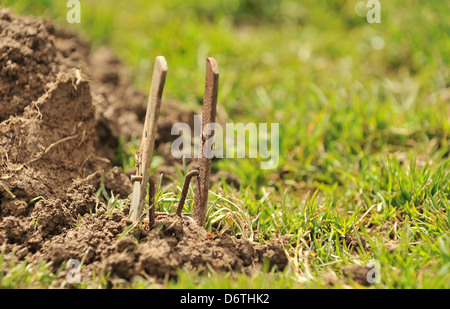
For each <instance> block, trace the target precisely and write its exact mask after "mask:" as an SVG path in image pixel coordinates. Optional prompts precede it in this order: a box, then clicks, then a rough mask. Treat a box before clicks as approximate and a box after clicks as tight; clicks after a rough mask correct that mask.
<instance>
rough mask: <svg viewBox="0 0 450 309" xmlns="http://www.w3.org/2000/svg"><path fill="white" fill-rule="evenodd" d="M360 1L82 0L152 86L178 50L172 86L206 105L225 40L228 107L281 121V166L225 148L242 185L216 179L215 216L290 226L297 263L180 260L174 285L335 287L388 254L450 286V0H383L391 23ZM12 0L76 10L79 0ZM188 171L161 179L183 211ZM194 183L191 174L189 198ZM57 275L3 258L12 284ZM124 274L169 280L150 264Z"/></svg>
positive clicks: (408, 284)
mask: <svg viewBox="0 0 450 309" xmlns="http://www.w3.org/2000/svg"><path fill="white" fill-rule="evenodd" d="M356 2H357V1H344V0H341V1H333V2H331V1H328V2H325V1H312V0H306V1H301V2H300V1H289V0H282V1H271V0H267V1H260V2H258V1H252V0H234V1H212V0H204V1H203V0H202V1H195V2H194V1H192V3H189V4H188V3H187V2H186V1H181V0H170V1H168V0H164V1H163V0H155V1H139V0H129V1H115V2H114V5H110V2H108V1H105V0H99V1H95V3H91V2H86V1H84V2H82V22H81V24H80V25H72V26H71V28H72V29H74V30H75V31H77V32H79V33H81V34H82V35H84V36H85V37H86V38H87V39H88V40H89V41H90V42H91V44H92V45H93V47H94V48H96V47H98V46H100V45H102V44H108V45H110V46H112V47H113V48H114V50H115V51H116V52H117V53H118V55H119V57H120V58H121V59H122V60H123V61H124V62H125V63H127V64H128V65H129V66H130V67H131V68H132V69H133V72H134V78H135V79H134V81H135V84H136V85H137V87H139V88H141V89H142V90H144V91H147V90H148V89H149V85H150V77H151V70H152V66H153V59H154V58H155V57H156V56H157V55H164V56H165V57H166V58H167V60H168V64H169V73H168V77H167V83H166V88H165V94H164V96H165V98H173V99H176V100H179V101H180V102H183V104H186V106H190V107H194V108H197V109H198V110H199V109H200V105H201V102H202V98H203V91H204V72H205V58H206V56H213V57H215V58H216V59H217V61H218V63H219V66H220V73H221V76H220V79H221V81H220V91H219V99H218V102H219V106H220V109H219V113H221V115H222V116H223V115H224V114H225V113H227V114H228V115H229V116H228V117H229V118H228V120H229V122H244V123H247V122H256V123H260V122H267V123H272V122H275V123H280V162H279V166H278V168H277V169H275V170H261V169H259V164H257V162H255V160H253V159H242V160H241V159H240V160H237V159H224V160H220V161H217V162H216V163H215V165H214V169H215V170H225V171H228V172H231V173H234V174H235V175H236V176H237V177H238V178H239V179H240V181H241V185H242V186H241V188H240V189H239V190H236V189H234V188H232V187H231V186H229V185H227V184H226V183H225V182H224V181H222V182H219V183H216V184H214V186H213V188H212V189H211V194H210V210H209V218H208V222H207V226H206V227H207V229H212V228H213V227H214V228H216V229H218V230H219V231H220V230H221V229H223V228H226V229H230V230H231V231H232V233H233V234H234V235H237V236H239V237H250V238H252V239H253V240H254V241H261V242H262V241H266V240H271V239H276V238H278V237H280V236H283V238H285V239H286V240H287V243H288V245H287V246H286V249H287V251H288V252H289V254H290V256H291V265H290V267H288V269H287V270H286V271H284V272H277V273H273V272H270V270H267V271H266V272H261V273H258V274H255V275H254V276H244V275H230V274H216V273H214V272H211V273H210V274H209V275H207V276H205V275H199V274H195V273H185V272H180V277H179V280H178V281H167V282H165V283H164V284H163V286H165V287H169V288H184V287H198V288H202V287H214V288H240V287H246V288H247V287H254V288H267V287H270V288H292V287H306V288H308V287H327V285H326V284H323V283H322V281H321V280H322V275H323V274H324V273H325V272H327V271H329V270H332V271H334V272H336V274H337V276H338V279H339V281H338V282H337V283H336V285H335V287H344V286H345V285H346V284H348V285H350V286H352V287H360V286H359V285H358V284H356V283H352V282H349V281H348V280H346V279H345V278H344V276H343V274H342V267H343V266H344V265H348V264H352V263H360V264H364V263H366V262H368V261H370V260H372V259H375V260H377V261H379V263H380V266H381V274H380V276H381V282H380V283H377V284H375V287H377V288H386V287H387V288H449V287H450V233H449V231H450V226H449V219H450V202H449V200H450V175H449V173H450V158H449V153H450V144H449V140H450V104H449V100H450V88H449V87H450V76H449V67H450V53H449V50H450V20H449V19H448V16H449V15H450V8H449V7H448V5H447V4H446V3H445V1H439V0H434V1H418V0H410V1H406V2H405V1H400V0H394V1H383V2H382V8H381V13H382V17H381V18H382V22H381V24H369V23H367V22H366V20H365V18H363V17H360V16H358V15H357V14H356V13H355V11H354V6H355V4H356ZM259 3H261V4H259ZM2 5H4V6H7V7H11V8H13V9H15V10H17V11H19V12H22V13H27V14H34V15H37V16H46V17H49V18H51V19H52V20H55V21H56V22H57V23H60V24H62V25H66V24H65V14H66V12H67V9H66V8H65V5H64V1H56V0H47V1H43V0H41V1H25V0H14V1H5V0H3V2H2ZM380 42H381V43H382V44H381V45H380ZM380 46H381V47H382V48H381V49H379V48H380ZM121 145H122V146H121V148H120V150H121V151H119V152H118V154H119V155H118V158H117V162H120V163H121V164H123V166H124V168H125V169H127V168H130V166H132V165H133V163H134V162H133V156H132V155H133V152H134V150H135V149H136V147H137V146H136V145H138V143H136V141H131V142H129V143H126V142H122V143H121ZM182 175H183V173H182V172H181V171H180V175H179V177H178V178H177V179H174V181H175V182H174V184H173V185H172V186H170V187H167V188H161V187H159V190H158V196H157V201H158V203H157V204H158V208H159V210H160V211H171V212H173V211H174V207H175V206H174V204H175V202H176V201H177V199H178V197H179V194H180V192H181V186H182ZM107 194H108V197H110V196H111V195H110V193H107ZM192 198H193V191H192V190H191V191H190V193H189V196H188V200H187V209H186V212H187V213H188V214H189V212H190V211H191V206H192V205H191V204H192ZM114 202H117V203H119V202H118V201H114ZM389 242H395V243H396V244H398V248H397V249H396V250H395V251H394V252H390V251H389V250H387V248H386V244H387V243H389ZM366 244H368V245H366ZM27 267H28V268H27ZM37 273H43V274H46V275H43V276H41V277H40V276H39V275H37ZM49 276H50V274H49V275H47V272H46V268H45V265H41V266H39V267H38V270H36V268H32V267H31V266H28V265H26V264H20V265H9V263H7V262H3V261H2V262H1V263H0V286H2V287H15V286H30V287H33V286H36V284H38V285H39V284H40V285H42V286H47V285H48V280H50V279H49V278H51V276H50V277H49ZM5 278H6V279H5ZM30 278H31V279H30ZM40 278H41V279H40ZM27 282H29V284H28V283H27ZM93 282H97V281H95V280H94V281H93ZM27 284H28V285H27ZM121 284H122V285H123V286H124V287H152V286H154V284H153V283H151V282H147V281H146V279H143V278H140V279H136V280H135V281H134V282H131V283H125V282H123V283H121ZM85 286H86V287H89V283H86V285H85ZM92 286H95V287H97V286H102V285H101V284H100V285H98V284H96V283H92Z"/></svg>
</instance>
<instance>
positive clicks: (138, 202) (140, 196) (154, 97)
mask: <svg viewBox="0 0 450 309" xmlns="http://www.w3.org/2000/svg"><path fill="white" fill-rule="evenodd" d="M167 70H168V68H167V62H166V58H164V57H163V56H158V57H156V60H155V66H154V69H153V76H152V84H151V87H150V95H149V99H148V103H147V112H146V114H145V121H144V129H143V131H142V138H141V145H140V147H139V151H138V152H136V176H142V181H140V182H138V181H135V182H134V183H133V193H132V196H131V206H130V213H131V215H130V218H131V220H133V221H135V220H138V218H140V216H141V215H142V210H143V208H144V200H145V195H146V194H147V190H146V189H147V183H148V178H149V177H150V166H151V163H152V156H153V149H154V147H155V138H156V129H157V123H158V118H159V112H160V108H161V101H162V95H163V90H164V84H165V81H166V75H167Z"/></svg>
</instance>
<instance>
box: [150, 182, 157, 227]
mask: <svg viewBox="0 0 450 309" xmlns="http://www.w3.org/2000/svg"><path fill="white" fill-rule="evenodd" d="M148 184H149V189H148V226H149V229H151V228H152V227H153V226H154V225H155V198H156V183H155V181H154V180H153V178H152V177H149V178H148Z"/></svg>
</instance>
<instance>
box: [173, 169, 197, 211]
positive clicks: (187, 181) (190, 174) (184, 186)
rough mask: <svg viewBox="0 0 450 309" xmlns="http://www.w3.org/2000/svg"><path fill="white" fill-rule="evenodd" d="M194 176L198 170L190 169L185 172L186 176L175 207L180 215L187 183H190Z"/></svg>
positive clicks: (187, 188)
mask: <svg viewBox="0 0 450 309" xmlns="http://www.w3.org/2000/svg"><path fill="white" fill-rule="evenodd" d="M194 176H198V170H193V171H190V172H189V173H187V174H186V177H185V179H184V185H183V190H182V191H181V195H180V202H179V203H178V207H177V215H178V216H180V217H181V212H182V211H183V208H184V202H185V201H186V197H187V193H188V190H189V184H190V183H191V179H192V177H194Z"/></svg>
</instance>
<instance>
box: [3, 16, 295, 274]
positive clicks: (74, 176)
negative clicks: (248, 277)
mask: <svg viewBox="0 0 450 309" xmlns="http://www.w3.org/2000/svg"><path fill="white" fill-rule="evenodd" d="M0 81H1V83H0V160H1V161H0V245H1V246H2V250H4V253H5V259H7V260H8V259H10V258H12V256H13V255H14V256H15V258H18V259H19V260H25V259H27V260H29V261H32V262H37V261H39V260H46V261H51V262H52V265H53V268H54V270H56V269H58V267H59V266H60V265H61V264H62V263H63V262H65V261H67V260H69V259H78V260H80V261H81V260H83V261H84V264H83V265H84V267H83V270H82V272H83V275H85V276H89V275H90V274H91V273H92V271H93V270H95V271H96V272H97V273H99V272H101V271H103V272H110V273H111V278H114V277H118V278H124V279H127V280H128V279H131V278H133V277H134V276H136V275H143V276H150V277H156V278H164V277H165V276H171V277H175V276H176V270H177V268H185V269H191V270H194V269H199V268H200V269H207V265H209V266H210V267H212V268H213V269H216V270H219V271H229V270H232V271H238V272H249V271H251V269H255V267H256V268H257V267H258V266H260V265H261V264H262V263H263V261H264V260H269V261H270V263H271V265H272V266H277V267H278V268H279V269H283V268H284V267H285V266H286V264H287V258H286V256H285V252H284V249H283V246H282V245H280V244H275V243H274V244H268V245H258V244H254V243H250V242H249V241H246V240H241V239H236V238H234V237H230V236H218V235H214V234H208V233H207V232H206V231H205V230H204V229H203V228H200V227H198V226H196V225H195V224H194V223H191V222H190V221H186V220H185V219H182V218H179V217H177V216H176V215H160V216H159V217H158V218H157V221H156V226H157V228H155V229H153V230H148V224H147V225H146V222H145V221H144V222H143V226H142V227H141V229H139V228H137V227H135V228H134V229H131V233H124V232H125V231H126V230H127V228H129V227H130V226H131V225H132V224H133V222H131V221H130V220H129V219H128V218H127V214H128V208H127V207H128V206H127V205H126V206H125V208H124V209H123V210H120V211H119V210H111V209H107V205H106V203H105V201H103V200H102V199H100V198H97V197H96V195H95V192H96V190H97V189H98V188H99V186H100V182H101V179H103V182H104V186H105V187H106V190H107V191H108V192H110V191H111V190H112V191H113V192H114V193H115V194H120V197H121V198H127V197H128V196H129V194H130V193H131V183H130V180H129V176H128V175H126V174H124V173H123V171H122V169H121V168H120V167H117V166H114V164H113V158H114V152H115V150H116V148H117V146H118V145H119V138H120V137H123V138H124V139H125V141H128V140H129V139H130V138H131V137H133V136H134V137H138V138H139V137H140V134H141V132H142V126H143V119H144V115H145V110H146V103H147V95H146V94H145V93H142V92H140V91H138V90H136V89H135V88H134V87H133V86H132V84H131V82H130V79H129V78H128V74H127V71H126V69H125V68H124V66H123V65H122V64H121V63H120V61H119V60H118V59H117V58H116V57H115V56H114V54H113V53H112V52H111V51H110V50H108V49H106V48H105V49H100V50H98V51H95V52H91V51H90V48H89V46H88V45H87V44H86V43H85V42H84V41H83V40H81V39H80V38H79V37H77V36H76V35H74V34H71V33H69V32H67V31H62V30H58V29H55V27H54V26H53V25H52V24H51V23H50V22H48V21H45V20H42V19H37V18H32V17H22V16H18V15H15V14H14V13H12V12H10V11H9V10H5V9H1V10H0ZM162 106H163V107H162V111H161V118H160V121H159V127H158V136H157V141H156V147H157V151H158V152H159V153H161V154H162V156H163V158H164V163H163V164H162V165H161V166H160V168H159V172H164V173H165V174H169V175H170V174H171V173H172V174H174V173H175V165H176V164H180V162H179V161H177V160H175V159H173V158H172V156H171V155H170V142H171V141H172V140H173V137H172V136H171V135H170V129H171V127H172V125H173V124H174V123H176V122H186V123H190V124H191V125H192V121H193V115H194V112H193V111H186V110H185V109H184V108H182V107H181V105H180V104H178V103H177V102H174V101H163V104H162ZM191 164H195V162H192V163H191ZM230 181H232V182H234V183H235V184H236V185H238V180H236V179H232V178H230ZM138 234H139V235H138ZM137 239H139V241H137Z"/></svg>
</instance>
